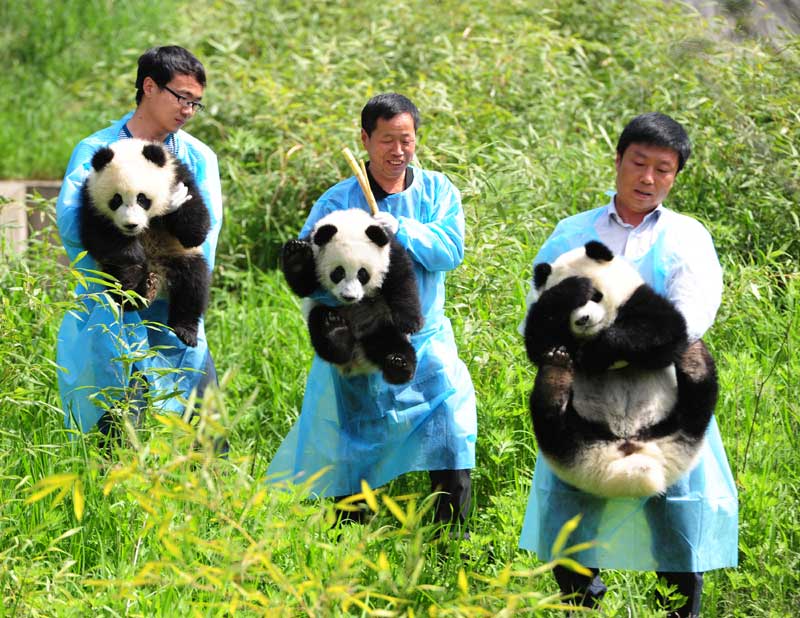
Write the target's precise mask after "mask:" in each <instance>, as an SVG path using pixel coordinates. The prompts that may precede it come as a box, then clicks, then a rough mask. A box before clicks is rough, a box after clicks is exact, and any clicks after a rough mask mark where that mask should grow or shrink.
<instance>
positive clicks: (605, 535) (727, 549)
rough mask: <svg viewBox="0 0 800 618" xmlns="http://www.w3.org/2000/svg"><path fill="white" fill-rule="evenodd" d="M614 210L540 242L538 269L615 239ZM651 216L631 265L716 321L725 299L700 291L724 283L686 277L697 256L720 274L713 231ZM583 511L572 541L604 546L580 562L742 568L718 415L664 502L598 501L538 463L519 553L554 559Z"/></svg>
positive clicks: (580, 219)
mask: <svg viewBox="0 0 800 618" xmlns="http://www.w3.org/2000/svg"><path fill="white" fill-rule="evenodd" d="M610 209H613V200H612V203H611V204H609V205H608V206H605V207H602V208H598V209H594V210H591V211H588V212H584V213H581V214H578V215H575V216H573V217H569V218H567V219H565V220H563V221H562V222H561V223H559V225H558V226H557V227H556V229H555V230H554V232H553V233H552V234H551V236H550V237H549V238H548V239H547V241H546V242H545V244H544V245H543V246H542V249H541V250H540V251H539V253H538V255H537V256H536V258H535V260H534V264H538V263H541V262H552V261H553V260H555V259H556V258H557V257H558V256H559V255H561V254H562V253H564V252H566V251H569V250H570V249H574V248H576V247H580V246H583V245H584V244H585V243H586V242H588V241H590V240H600V241H603V242H606V241H607V240H610V239H609V238H608V236H609V234H608V233H607V232H606V230H607V229H608V228H607V225H606V223H607V221H608V219H607V218H608V217H609V210H610ZM648 216H649V217H651V219H650V220H648V221H646V222H645V223H644V224H643V225H644V226H645V227H648V226H649V227H650V228H651V229H650V230H649V231H648V233H647V234H646V237H647V238H648V240H647V242H646V243H645V244H644V245H642V243H641V242H639V243H638V244H639V246H638V247H637V248H635V249H634V251H633V255H630V256H628V257H627V259H629V260H630V261H631V262H632V263H633V264H634V265H635V266H636V267H637V269H638V270H639V272H640V274H641V275H642V277H643V278H644V280H645V281H646V282H647V283H648V284H650V285H651V286H652V287H653V288H654V289H655V290H656V291H657V292H659V293H660V294H663V295H664V296H666V297H667V298H670V300H673V302H675V304H676V306H678V308H679V309H681V307H682V305H684V304H685V303H686V302H687V300H688V299H689V298H690V297H691V299H692V301H693V302H699V303H702V302H705V303H706V304H710V307H711V311H710V314H711V318H712V319H713V314H714V312H715V311H716V307H717V306H718V304H719V300H718V298H714V294H713V293H708V294H706V299H705V300H703V298H702V297H703V293H702V292H703V289H704V288H706V289H707V291H708V290H715V289H718V288H719V287H720V286H721V284H720V282H721V278H720V282H715V281H709V282H708V283H707V284H706V282H704V281H703V280H702V279H701V278H697V279H696V280H695V281H690V280H688V278H689V277H693V276H694V273H693V270H692V268H691V262H692V261H693V260H704V261H705V263H708V262H709V261H711V262H713V264H710V266H711V267H712V268H711V269H710V271H709V272H710V273H711V274H710V275H709V274H707V275H706V276H709V277H711V278H714V276H713V273H714V272H716V271H719V266H718V261H717V257H716V252H715V251H714V247H713V243H712V241H711V237H710V235H709V234H708V232H707V231H706V229H705V228H704V227H703V226H702V225H701V224H700V223H699V222H698V221H696V220H694V219H692V218H690V217H687V216H685V215H680V214H678V213H675V212H673V211H670V210H667V209H665V208H663V207H659V209H658V212H657V213H654V214H653V215H648ZM637 229H638V228H637ZM639 240H641V239H639ZM629 243H630V241H629ZM612 244H613V243H612ZM718 284H719V285H718ZM691 290H694V292H692V291H691ZM706 313H708V312H706ZM693 315H695V314H688V315H687V314H685V317H686V318H687V323H688V325H689V331H690V332H698V331H699V334H698V335H697V336H698V337H699V336H700V335H701V334H702V331H704V330H705V328H707V327H708V326H709V325H710V323H708V324H704V325H701V326H700V327H698V325H697V324H696V323H695V324H693V323H691V322H690V319H689V318H690V317H691V316H693ZM698 315H700V314H698ZM698 319H700V318H698ZM579 513H580V514H582V516H583V517H582V520H581V523H580V526H579V527H578V529H577V530H575V532H573V533H572V535H571V536H570V538H569V542H568V544H567V545H568V546H569V545H573V544H577V543H582V542H587V541H592V540H596V541H597V542H598V544H597V545H596V546H595V547H593V548H591V549H588V550H585V551H582V552H579V553H578V554H576V555H575V556H574V557H575V559H576V560H578V561H579V562H580V563H581V564H583V565H584V566H587V567H594V568H614V569H630V570H639V571H664V572H675V571H677V572H702V571H709V570H712V569H719V568H723V567H730V566H736V564H737V560H738V557H737V543H738V500H737V493H736V486H735V484H734V481H733V477H732V475H731V471H730V467H729V466H728V460H727V457H726V456H725V450H724V447H723V445H722V439H721V437H720V434H719V429H718V427H717V422H716V419H715V418H713V417H712V419H711V424H710V426H709V428H708V431H707V433H706V441H705V445H704V446H703V449H702V454H701V456H700V460H699V462H698V464H697V465H696V466H695V468H694V469H692V470H691V471H690V472H689V473H687V474H686V475H685V476H684V477H683V478H681V479H680V480H679V481H678V482H677V483H675V484H674V485H672V486H671V487H669V488H668V489H667V493H666V495H664V496H654V497H650V498H600V497H597V496H592V495H590V494H587V493H584V492H582V491H580V490H578V489H576V488H574V487H572V486H571V485H568V484H566V483H564V482H563V481H561V480H560V479H559V478H558V477H556V476H555V474H554V473H553V471H552V469H551V468H550V466H549V465H548V464H547V461H546V460H545V459H544V458H543V457H538V458H537V461H536V468H535V471H534V476H533V483H532V486H531V492H530V497H529V499H528V508H527V511H526V513H525V521H524V523H523V526H522V533H521V537H520V543H519V545H520V547H521V548H523V549H529V550H533V551H535V552H536V553H537V554H538V556H539V557H540V558H541V559H542V560H550V559H551V558H553V556H552V555H551V548H552V545H553V542H554V541H555V538H556V535H557V534H558V532H559V530H560V529H561V527H562V526H563V525H564V523H566V521H567V520H569V519H570V518H572V517H574V516H575V515H577V514H579Z"/></svg>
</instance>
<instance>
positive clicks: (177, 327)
mask: <svg viewBox="0 0 800 618" xmlns="http://www.w3.org/2000/svg"><path fill="white" fill-rule="evenodd" d="M165 266H166V268H167V283H168V285H169V317H168V318H167V324H168V326H169V327H170V328H171V329H172V330H174V331H175V334H176V335H177V336H178V339H180V340H181V341H183V343H185V344H186V345H188V346H190V347H195V346H196V345H197V330H198V328H199V326H200V317H201V316H202V315H203V312H204V311H205V310H206V305H207V304H208V289H209V284H210V280H211V273H210V272H209V270H208V263H207V262H206V260H205V258H204V257H203V256H202V255H201V254H194V255H186V256H179V257H171V258H169V259H168V260H166V261H165Z"/></svg>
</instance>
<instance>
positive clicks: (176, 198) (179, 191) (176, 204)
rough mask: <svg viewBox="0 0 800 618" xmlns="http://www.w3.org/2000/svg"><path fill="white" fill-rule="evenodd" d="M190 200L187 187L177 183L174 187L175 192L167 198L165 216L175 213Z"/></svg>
mask: <svg viewBox="0 0 800 618" xmlns="http://www.w3.org/2000/svg"><path fill="white" fill-rule="evenodd" d="M190 199H192V196H191V194H190V193H189V187H187V186H186V185H185V184H183V183H182V182H179V183H178V184H177V185H175V191H173V192H172V195H171V196H170V198H169V206H167V214H168V213H171V212H175V211H176V210H178V208H180V207H181V206H183V205H184V204H185V203H186V202H188V201H189V200H190Z"/></svg>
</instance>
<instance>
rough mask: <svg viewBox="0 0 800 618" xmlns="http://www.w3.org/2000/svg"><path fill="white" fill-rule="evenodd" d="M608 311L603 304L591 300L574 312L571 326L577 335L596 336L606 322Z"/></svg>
mask: <svg viewBox="0 0 800 618" xmlns="http://www.w3.org/2000/svg"><path fill="white" fill-rule="evenodd" d="M605 318H606V312H605V310H604V309H603V307H602V305H599V304H597V303H595V302H589V303H587V304H585V305H584V306H582V307H578V308H577V309H575V311H573V312H572V316H571V319H570V328H571V330H572V333H573V334H574V335H575V336H576V337H580V338H583V339H586V338H589V337H594V336H595V335H597V333H599V332H600V331H601V330H602V329H603V326H604V324H605Z"/></svg>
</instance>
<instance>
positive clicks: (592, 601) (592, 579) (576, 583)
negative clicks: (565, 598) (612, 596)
mask: <svg viewBox="0 0 800 618" xmlns="http://www.w3.org/2000/svg"><path fill="white" fill-rule="evenodd" d="M589 570H590V571H591V572H592V574H591V576H587V575H581V574H580V573H576V572H575V571H572V570H570V569H568V568H566V567H562V566H556V567H555V568H554V569H553V575H554V576H555V578H556V582H557V583H558V587H559V588H560V589H561V592H562V594H565V595H574V596H572V598H571V599H569V602H570V603H572V604H573V605H582V606H583V607H597V606H598V605H599V604H600V600H601V599H602V598H603V596H604V595H605V593H606V591H607V590H608V589H607V588H606V585H605V584H604V583H603V580H602V579H600V570H599V569H589Z"/></svg>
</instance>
